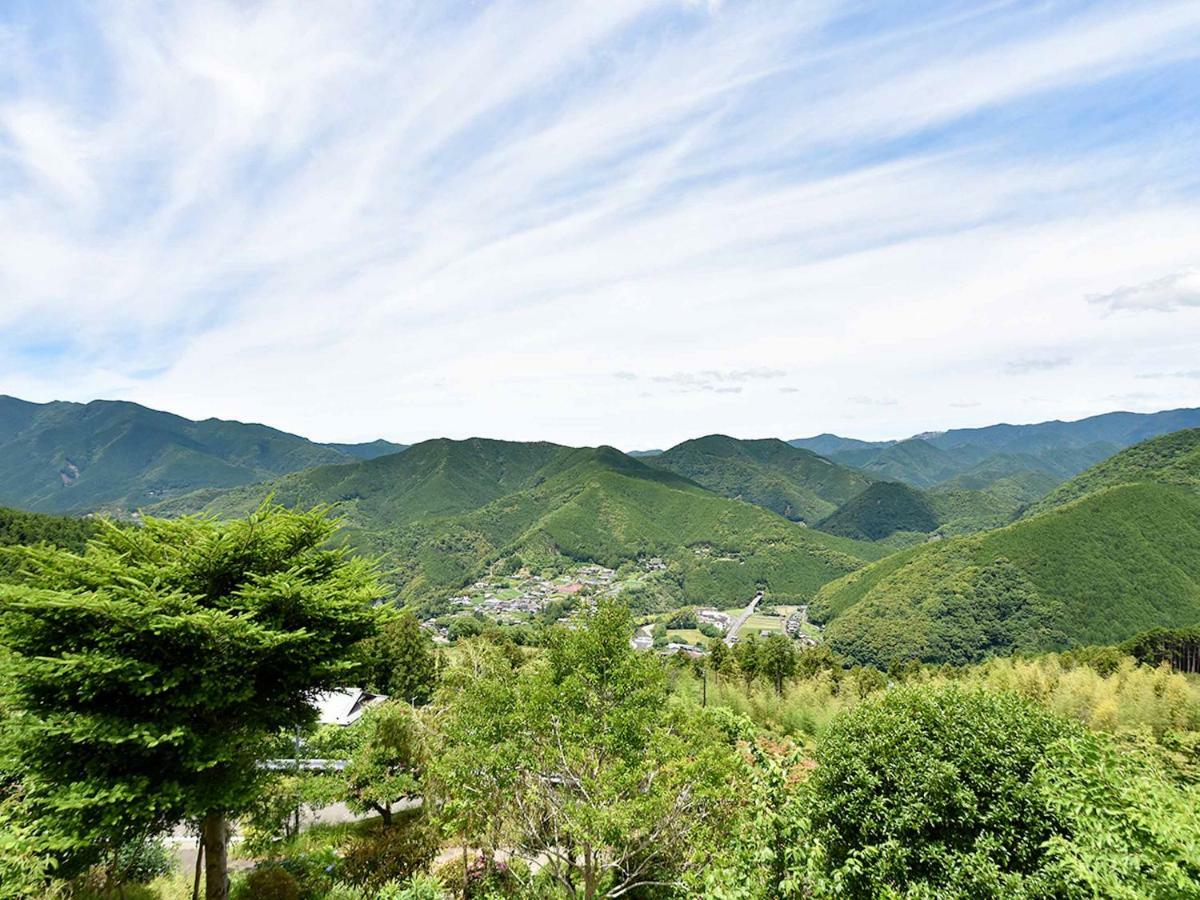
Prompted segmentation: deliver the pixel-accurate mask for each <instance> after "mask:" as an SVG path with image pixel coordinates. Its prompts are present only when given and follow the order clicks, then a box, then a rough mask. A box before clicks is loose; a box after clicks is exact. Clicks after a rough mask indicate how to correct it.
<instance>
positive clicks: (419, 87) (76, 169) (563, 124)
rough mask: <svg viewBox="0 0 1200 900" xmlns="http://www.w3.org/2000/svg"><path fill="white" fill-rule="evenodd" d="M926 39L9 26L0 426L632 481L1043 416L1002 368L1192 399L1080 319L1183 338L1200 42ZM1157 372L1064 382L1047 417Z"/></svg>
mask: <svg viewBox="0 0 1200 900" xmlns="http://www.w3.org/2000/svg"><path fill="white" fill-rule="evenodd" d="M899 9H900V7H896V8H895V9H892V11H891V12H888V11H885V10H884V9H883V8H882V7H881V8H878V9H875V8H873V7H872V6H871V5H870V4H867V5H866V6H864V5H862V4H857V3H850V2H843V0H815V2H810V3H803V4H787V5H785V6H783V7H780V6H773V5H769V4H767V5H763V4H756V3H740V2H727V3H715V2H699V0H678V2H675V0H606V2H603V3H566V4H548V3H541V2H537V0H498V2H495V3H489V4H473V5H464V4H436V3H435V4H425V5H418V6H415V7H414V6H409V5H396V4H388V3H383V2H376V0H365V2H362V3H350V4H324V5H321V4H317V5H300V4H295V3H292V2H287V0H248V2H237V3H235V2H231V0H187V2H182V0H177V2H170V0H168V2H163V3H157V4H154V5H146V4H68V5H66V6H62V5H58V4H37V3H33V4H8V5H3V6H2V8H0V297H3V298H4V300H3V302H2V303H0V390H4V391H8V392H11V393H19V394H26V395H29V396H32V397H34V398H37V399H48V398H50V397H53V396H65V397H71V398H75V399H84V398H87V397H90V396H96V395H114V394H119V395H122V396H126V397H129V398H131V399H136V400H139V401H142V402H146V403H151V404H155V405H159V406H165V407H169V408H173V409H177V410H179V411H181V412H184V413H187V414H193V415H200V416H203V415H210V414H220V415H226V416H239V417H243V418H248V419H255V420H266V421H270V422H272V423H276V424H279V425H281V426H283V427H289V428H293V429H295V430H299V431H303V432H307V433H311V434H313V435H314V436H316V437H328V438H331V439H333V438H353V437H357V436H364V437H366V436H370V437H374V436H376V435H377V434H378V433H380V432H381V431H382V432H385V433H387V434H388V436H390V437H393V438H396V439H405V440H411V439H417V438H420V437H423V436H427V435H428V434H432V433H437V434H452V435H454V434H458V435H465V434H473V433H479V432H485V433H491V434H496V435H498V436H509V437H553V438H557V439H560V440H567V441H577V442H593V443H594V442H598V441H606V442H620V443H624V444H628V445H639V444H666V443H669V442H671V441H673V440H678V439H681V438H684V437H688V436H691V435H694V434H699V433H708V432H711V431H714V430H725V431H731V432H732V431H738V430H740V431H742V432H745V433H768V432H771V431H774V430H777V429H780V428H783V427H785V426H786V425H787V424H788V423H786V422H780V420H779V411H778V408H777V407H778V405H780V403H779V401H780V399H781V398H780V394H781V393H789V397H790V399H789V401H788V403H787V405H788V407H789V414H792V415H796V416H803V417H804V421H805V422H816V423H819V425H820V430H829V429H834V428H836V427H837V425H838V423H839V422H840V421H852V420H853V421H856V422H862V423H869V425H870V427H872V428H876V429H878V430H879V431H880V433H881V434H884V435H886V434H892V433H905V432H911V431H914V430H920V429H922V428H924V427H927V426H928V422H929V421H930V420H933V419H935V418H936V417H937V416H938V415H940V414H941V413H942V412H943V411H944V410H945V409H946V407H947V404H948V403H950V401H952V400H953V399H955V397H957V396H963V395H964V394H965V395H967V396H972V397H978V398H979V402H981V403H983V404H984V406H985V408H987V409H988V410H990V411H991V413H992V415H993V416H994V417H996V418H1002V417H1004V416H1005V415H1006V414H1009V413H1010V412H1011V413H1012V414H1013V415H1016V414H1018V413H1020V414H1024V413H1025V411H1026V409H1027V407H1025V406H1023V405H1022V400H1021V398H1020V397H1017V396H1014V395H1013V394H1012V387H1011V386H1012V384H1013V382H1008V386H1007V387H1006V386H1005V385H1004V384H998V383H997V382H1004V381H1007V380H1006V379H995V378H994V377H993V376H994V374H995V366H994V365H992V366H980V365H978V363H977V362H976V360H979V359H988V360H1004V359H1012V358H1014V357H1016V356H1017V354H1019V353H1020V352H1021V348H1022V347H1028V346H1029V336H1030V334H1031V333H1036V334H1037V335H1038V340H1039V341H1040V342H1043V343H1042V344H1041V345H1042V346H1049V347H1061V348H1063V350H1064V353H1065V354H1069V355H1071V356H1072V357H1073V358H1076V359H1083V358H1084V357H1086V358H1087V359H1089V360H1091V359H1093V358H1103V357H1104V354H1102V353H1096V354H1082V353H1077V352H1076V351H1075V347H1074V344H1073V343H1072V342H1073V341H1086V342H1090V344H1091V345H1092V346H1095V347H1111V348H1121V349H1122V351H1124V349H1125V348H1127V346H1128V344H1129V342H1130V341H1131V340H1136V341H1137V345H1138V347H1140V348H1142V349H1143V351H1144V352H1143V354H1142V356H1143V357H1145V356H1151V357H1152V358H1153V359H1154V360H1155V361H1154V362H1153V363H1150V365H1153V366H1155V367H1161V368H1162V369H1163V371H1170V370H1174V369H1179V370H1185V369H1187V368H1188V366H1189V364H1188V353H1189V352H1191V351H1190V350H1189V348H1188V347H1186V346H1185V345H1184V342H1182V341H1179V340H1178V339H1177V338H1176V336H1175V335H1173V334H1172V330H1171V328H1170V327H1169V324H1168V323H1167V322H1166V320H1169V319H1170V318H1172V317H1161V316H1160V317H1154V316H1142V317H1138V319H1137V322H1138V325H1137V327H1136V328H1135V329H1129V328H1124V327H1121V323H1120V322H1118V321H1117V319H1118V318H1121V319H1124V317H1108V316H1097V315H1095V314H1094V313H1093V312H1092V311H1093V310H1094V309H1096V308H1100V309H1104V310H1116V309H1121V310H1132V309H1182V308H1184V307H1186V306H1189V305H1195V304H1194V303H1193V301H1192V300H1191V299H1189V298H1191V297H1192V296H1193V295H1192V294H1189V293H1188V291H1189V290H1191V287H1190V285H1192V282H1191V281H1189V280H1188V279H1189V278H1192V277H1193V274H1194V269H1190V268H1189V267H1190V266H1194V265H1195V248H1196V246H1198V245H1200V203H1198V202H1197V200H1198V199H1200V184H1198V182H1200V178H1198V176H1197V174H1196V167H1195V158H1196V154H1197V147H1196V139H1195V135H1196V134H1197V133H1200V113H1197V111H1196V104H1195V103H1194V99H1195V97H1194V91H1192V89H1191V88H1189V85H1193V84H1195V83H1198V80H1200V6H1198V5H1197V4H1196V3H1194V2H1190V0H1182V2H1180V0H1164V2H1161V3H1155V4H1152V5H1149V6H1138V5H1130V4H1127V3H1124V2H1121V0H1099V2H1094V3H1087V4H1082V3H1062V4H1009V3H995V4H968V5H965V6H964V5H963V4H959V3H952V2H949V0H932V2H930V3H928V4H923V5H922V6H921V8H920V10H912V11H911V12H910V13H908V14H900V13H898V12H897V10H899ZM1095 109H1105V110H1106V115H1105V116H1104V117H1096V116H1095V115H1093V114H1092V113H1093V111H1094V110H1095ZM1064 123H1069V127H1068V126H1067V125H1066V124H1064ZM1130 235H1148V236H1151V238H1150V239H1146V240H1131V239H1130ZM1147 273H1150V274H1149V275H1148V274H1147ZM1153 273H1176V274H1175V275H1172V276H1166V277H1165V278H1164V276H1155V277H1154V278H1150V275H1153ZM1188 273H1193V274H1188ZM1148 278H1150V280H1147V279H1148ZM1171 278H1175V279H1176V281H1174V282H1171V281H1169V279H1171ZM1163 282H1165V283H1163ZM1120 284H1127V285H1134V287H1132V288H1125V289H1121V290H1119V291H1113V290H1112V288H1111V286H1112V285H1120ZM1121 291H1126V292H1127V293H1121ZM1089 295H1094V297H1093V298H1092V299H1093V301H1094V303H1096V304H1097V305H1096V306H1091V305H1088V304H1081V303H1080V302H1079V299H1078V298H1080V297H1081V296H1089ZM1156 320H1164V321H1162V322H1158V321H1156ZM1150 348H1153V349H1154V352H1153V354H1151V352H1150ZM1164 348H1165V349H1164ZM1191 350H1194V348H1191ZM1114 355H1115V351H1114ZM1042 362H1044V361H1042ZM1010 366H1016V367H1017V368H1015V369H1013V368H1008V367H1006V371H1011V372H1012V373H1013V374H1020V373H1021V372H1033V371H1038V370H1039V368H1038V366H1039V361H1038V360H1036V359H1035V360H1032V361H1022V360H1019V358H1018V361H1017V362H1014V363H1010ZM1021 366H1025V368H1021ZM1044 368H1045V367H1044V366H1043V368H1042V370H1044ZM1146 369H1147V364H1146V363H1145V362H1138V361H1135V360H1131V361H1130V362H1129V363H1128V364H1127V365H1124V364H1123V367H1112V368H1111V369H1105V370H1103V371H1096V370H1093V369H1089V367H1088V366H1085V365H1083V364H1082V363H1077V364H1076V365H1073V366H1070V367H1063V371H1062V372H1060V373H1058V375H1057V376H1056V377H1061V378H1063V379H1067V378H1071V379H1076V380H1075V381H1073V382H1072V383H1073V384H1074V385H1076V387H1077V390H1075V391H1074V392H1073V395H1074V396H1078V397H1080V398H1083V399H1080V400H1079V401H1078V402H1079V403H1080V404H1081V405H1080V407H1079V408H1070V409H1058V408H1050V407H1049V406H1047V407H1046V409H1045V411H1046V413H1047V416H1050V415H1063V416H1066V415H1070V414H1080V415H1082V414H1087V413H1090V412H1099V411H1101V409H1099V408H1095V407H1096V404H1100V403H1103V402H1105V401H1104V397H1105V396H1107V395H1109V394H1112V393H1114V392H1119V391H1121V390H1124V389H1125V387H1126V386H1127V385H1126V382H1128V381H1130V380H1131V379H1132V378H1133V377H1134V375H1135V373H1136V372H1137V371H1145V370H1146ZM605 373H611V375H612V377H609V376H608V375H607V374H605ZM784 373H786V384H783V383H781V381H780V380H781V379H783V378H784ZM598 375H599V376H600V377H597V376H598ZM630 376H634V377H630ZM635 380H636V385H637V386H638V387H639V388H640V387H647V388H650V389H649V390H639V391H636V392H635V391H631V390H630V389H629V387H630V385H629V384H626V382H629V383H634V382H635ZM514 384H516V385H520V391H514V390H513V389H512V386H513V385H514ZM879 385H885V386H886V388H885V389H886V391H887V393H888V396H889V397H895V398H899V399H900V400H901V402H900V403H899V404H896V405H892V404H882V403H868V404H860V403H851V404H847V403H846V402H845V399H844V398H845V397H847V396H851V397H854V396H861V397H872V396H875V395H876V394H877V393H878V391H879ZM756 386H769V389H756ZM789 389H794V390H791V391H789ZM635 393H636V396H634V395H635ZM738 393H740V394H741V396H740V397H738V398H737V402H724V401H720V402H718V401H719V398H718V397H717V396H716V395H717V394H731V395H736V394H738ZM531 394H532V395H536V397H537V402H536V403H532V402H530V401H529V395H531ZM585 401H586V402H585ZM1040 402H1041V401H1039V403H1040ZM1050 402H1051V401H1046V403H1047V404H1049V403H1050ZM1040 408H1041V407H1039V409H1040Z"/></svg>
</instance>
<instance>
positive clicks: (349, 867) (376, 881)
mask: <svg viewBox="0 0 1200 900" xmlns="http://www.w3.org/2000/svg"><path fill="white" fill-rule="evenodd" d="M438 848H439V841H438V833H437V829H436V828H435V827H434V826H433V825H432V824H431V823H430V822H429V821H428V820H427V819H426V817H425V816H423V815H414V816H406V817H404V818H403V819H398V820H397V821H396V822H394V823H393V824H392V825H391V827H378V828H372V829H369V830H366V831H363V832H362V833H360V834H357V835H355V836H353V837H351V838H350V840H349V841H347V842H346V844H345V845H344V846H343V847H342V859H341V863H340V866H339V869H338V877H339V878H340V879H342V880H343V881H346V882H348V883H349V884H352V885H355V886H357V887H364V888H368V889H371V890H376V891H381V892H382V891H383V889H384V886H385V885H387V884H388V883H389V882H393V881H399V880H403V879H406V878H411V877H413V876H415V875H420V874H421V873H422V872H424V871H425V870H426V869H427V868H428V867H429V864H430V862H432V861H433V858H434V856H436V855H437V851H438ZM382 895H383V894H382V893H381V894H380V896H382Z"/></svg>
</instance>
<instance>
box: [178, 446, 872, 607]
mask: <svg viewBox="0 0 1200 900" xmlns="http://www.w3.org/2000/svg"><path fill="white" fill-rule="evenodd" d="M269 494H271V495H273V496H274V497H275V499H276V500H277V501H278V502H281V503H284V504H286V505H298V506H311V505H313V504H315V503H330V504H333V505H334V509H335V511H336V512H338V513H339V514H341V515H343V516H344V517H345V521H346V526H347V533H348V536H349V539H350V540H351V541H352V542H353V543H354V544H355V545H357V546H358V547H360V548H362V549H364V550H366V551H368V552H371V553H373V554H377V555H379V556H381V557H382V558H383V560H384V562H385V565H386V566H387V567H388V570H389V572H390V577H391V578H392V580H393V582H394V583H395V585H396V587H397V590H398V593H399V596H400V597H401V599H404V600H413V601H416V600H423V599H427V598H428V597H430V596H432V595H438V594H443V595H444V594H445V593H448V592H449V591H451V590H454V589H457V588H460V587H462V586H463V585H465V584H467V583H469V582H470V581H472V580H474V579H475V578H477V577H478V576H479V575H480V574H481V573H483V572H485V571H487V570H488V569H489V568H491V567H493V566H496V565H501V564H502V565H504V566H506V567H511V566H513V565H532V566H535V567H539V568H543V567H553V566H556V565H561V564H562V563H564V562H568V561H590V562H597V563H601V564H604V565H608V566H614V567H615V566H619V565H620V564H622V563H623V562H627V561H631V560H636V559H639V558H646V557H655V556H657V557H662V558H664V559H666V560H667V561H668V562H669V563H670V564H671V565H672V567H673V569H674V570H676V571H677V572H678V577H679V579H680V582H681V585H682V588H683V592H684V595H685V597H686V598H687V599H688V601H689V602H693V603H720V604H725V603H738V602H741V601H744V600H746V599H748V598H749V597H750V596H751V595H752V594H753V593H754V591H755V590H756V589H757V587H758V586H759V585H766V586H768V587H769V588H770V589H771V591H772V593H773V594H774V595H775V596H776V597H777V598H779V599H780V600H781V601H782V600H787V599H792V600H806V599H808V598H809V597H811V596H812V595H813V594H815V592H816V591H817V589H818V588H819V587H820V586H821V585H822V584H825V583H826V582H828V581H830V580H832V579H834V578H837V577H839V576H841V575H843V574H845V573H846V572H849V571H852V570H854V569H856V568H858V567H860V566H861V565H863V564H864V562H865V561H867V560H871V559H878V558H879V557H881V556H882V555H883V553H884V552H886V551H885V549H884V548H880V547H878V546H875V545H871V544H863V543H859V542H856V541H851V540H847V539H845V538H839V537H836V536H833V535H827V534H822V533H820V532H817V531H813V530H810V529H806V528H802V527H800V526H797V525H795V524H793V523H791V522H788V521H787V520H786V519H784V518H782V517H780V516H777V515H775V514H774V513H771V512H769V511H767V510H765V509H761V508H759V507H757V506H753V505H751V504H748V503H739V502H736V501H733V500H730V499H727V498H725V497H721V496H718V495H717V494H714V493H713V492H711V491H709V490H707V489H705V488H703V487H701V486H700V485H698V484H696V483H695V482H693V481H690V480H688V479H686V478H683V477H681V476H679V475H676V474H674V473H672V472H669V471H666V470H665V469H661V468H655V467H652V466H649V465H646V464H645V463H644V462H642V461H640V460H637V459H633V458H632V457H629V456H626V455H625V454H623V453H621V452H620V451H618V450H614V449H613V448H611V447H597V448H571V447H562V446H559V445H556V444H548V443H517V442H508V441H493V440H484V439H480V438H473V439H471V440H467V441H449V440H435V441H426V442H424V443H420V444H415V445H413V446H412V447H410V448H409V449H408V450H406V451H404V452H403V453H400V454H396V455H392V456H385V457H381V458H379V459H374V460H369V461H366V462H360V463H352V464H349V465H339V466H323V467H320V468H317V469H312V470H309V471H306V472H299V473H295V474H291V475H287V476H284V477H282V478H279V479H276V480H274V481H271V482H268V483H266V484H262V485H254V486H249V487H240V488H234V489H232V490H229V491H224V492H220V493H219V494H215V495H214V494H213V493H212V492H204V493H201V494H199V495H195V496H193V497H191V498H180V499H178V500H175V501H172V502H169V503H167V504H164V505H163V506H162V507H160V508H159V510H158V511H160V512H163V513H168V514H169V513H178V512H186V511H194V510H197V509H202V510H203V511H205V512H209V513H214V514H217V515H230V514H240V513H244V512H246V511H247V510H249V509H252V508H253V507H254V506H255V505H257V504H258V503H259V502H261V500H262V499H263V498H264V497H266V496H267V495H269Z"/></svg>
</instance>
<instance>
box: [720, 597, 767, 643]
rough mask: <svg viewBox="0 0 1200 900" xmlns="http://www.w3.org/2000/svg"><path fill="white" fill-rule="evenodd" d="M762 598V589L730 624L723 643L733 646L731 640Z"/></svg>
mask: <svg viewBox="0 0 1200 900" xmlns="http://www.w3.org/2000/svg"><path fill="white" fill-rule="evenodd" d="M762 598H763V595H762V591H759V592H758V593H757V594H755V595H754V599H753V600H751V601H750V602H749V604H747V606H746V608H745V609H743V610H742V614H741V615H740V616H738V617H737V618H736V619H735V620H734V621H733V622H732V623H731V624H730V626H729V630H728V631H727V632H725V643H726V645H727V646H730V647H732V646H733V641H734V639H735V638H736V637H737V633H738V632H739V631H740V630H741V628H742V626H743V625H745V624H746V620H747V619H749V618H750V617H751V616H752V615H754V610H755V609H757V608H758V604H759V602H761V601H762Z"/></svg>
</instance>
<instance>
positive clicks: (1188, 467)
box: [1028, 428, 1200, 515]
mask: <svg viewBox="0 0 1200 900" xmlns="http://www.w3.org/2000/svg"><path fill="white" fill-rule="evenodd" d="M1146 481H1149V482H1154V483H1156V484H1173V485H1180V486H1182V487H1188V488H1191V489H1193V490H1196V489H1200V428H1191V429H1189V430H1186V431H1177V432H1175V433H1173V434H1167V435H1163V436H1162V437H1157V438H1154V439H1152V440H1149V441H1144V442H1143V443H1140V444H1137V445H1136V446H1133V447H1130V448H1129V449H1127V450H1122V451H1121V452H1120V453H1118V454H1116V455H1115V456H1111V457H1109V458H1108V459H1106V460H1104V461H1103V462H1100V463H1097V464H1096V465H1095V466H1093V467H1092V468H1090V469H1088V470H1087V471H1086V472H1084V473H1083V474H1081V475H1079V476H1077V477H1075V478H1072V479H1071V480H1070V481H1068V482H1067V483H1066V484H1064V485H1062V486H1060V487H1059V488H1058V489H1057V490H1055V491H1054V492H1053V493H1051V494H1050V495H1048V496H1047V497H1046V498H1045V499H1043V500H1042V501H1041V502H1039V503H1037V504H1035V505H1034V506H1033V507H1031V508H1030V510H1029V513H1028V514H1029V515H1036V514H1037V513H1040V512H1045V511H1047V510H1050V509H1055V508H1056V507H1059V506H1062V505H1064V504H1066V503H1070V502H1071V501H1073V500H1077V499H1078V498H1080V497H1083V496H1085V495H1087V494H1091V493H1094V492H1096V491H1099V490H1102V489H1104V488H1109V487H1114V486H1116V485H1121V484H1134V483H1139V482H1146Z"/></svg>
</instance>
